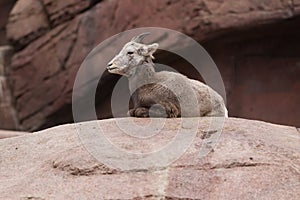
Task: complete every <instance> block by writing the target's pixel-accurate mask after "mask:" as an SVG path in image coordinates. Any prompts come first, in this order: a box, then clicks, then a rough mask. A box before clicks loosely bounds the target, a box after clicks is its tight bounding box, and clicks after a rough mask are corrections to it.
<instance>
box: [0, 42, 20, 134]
mask: <svg viewBox="0 0 300 200" xmlns="http://www.w3.org/2000/svg"><path fill="white" fill-rule="evenodd" d="M12 54H13V48H12V47H11V46H0V127H1V128H2V129H20V122H19V119H18V117H17V113H16V111H15V107H14V106H13V98H12V94H11V88H10V87H9V80H8V79H7V77H6V75H7V73H8V71H9V70H10V61H11V57H12Z"/></svg>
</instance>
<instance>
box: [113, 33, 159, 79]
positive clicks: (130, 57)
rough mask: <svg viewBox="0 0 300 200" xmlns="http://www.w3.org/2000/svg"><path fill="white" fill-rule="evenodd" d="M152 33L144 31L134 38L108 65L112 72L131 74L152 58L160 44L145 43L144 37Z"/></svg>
mask: <svg viewBox="0 0 300 200" xmlns="http://www.w3.org/2000/svg"><path fill="white" fill-rule="evenodd" d="M149 34H150V33H143V34H140V35H138V36H136V37H134V38H132V40H131V41H130V42H128V43H127V44H125V46H124V47H123V49H122V50H121V51H120V53H119V54H118V55H116V56H115V57H114V58H113V59H112V60H111V61H110V62H109V63H108V65H107V69H108V71H109V72H110V73H114V74H120V75H125V76H129V75H130V74H131V72H132V71H133V70H134V68H135V67H137V66H140V65H143V64H145V63H147V62H149V61H151V60H152V59H154V57H153V53H154V52H155V51H156V50H157V48H158V44H157V43H154V44H150V45H147V44H143V43H142V41H143V38H144V37H145V36H147V35H149Z"/></svg>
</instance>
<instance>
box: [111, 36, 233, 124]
mask: <svg viewBox="0 0 300 200" xmlns="http://www.w3.org/2000/svg"><path fill="white" fill-rule="evenodd" d="M148 34H149V33H143V34H141V35H138V36H136V37H134V38H132V40H131V41H130V42H128V43H127V44H125V46H124V47H123V49H122V50H121V51H120V52H119V54H118V55H116V56H115V57H114V58H113V59H112V60H111V61H110V62H109V63H108V66H107V69H108V71H109V72H110V73H113V74H119V75H123V76H127V77H128V80H129V89H130V92H131V94H132V99H133V103H134V108H133V109H131V110H130V111H129V115H130V116H134V117H149V116H150V117H169V118H175V117H180V116H182V117H197V116H218V117H228V112H227V109H226V107H225V104H224V101H223V98H222V97H221V96H220V95H219V94H218V93H217V92H216V91H214V90H213V89H212V88H210V87H209V86H207V85H205V84H203V83H201V82H199V81H197V80H192V79H189V78H187V77H186V76H184V75H182V74H179V73H175V72H169V71H161V72H155V70H154V63H153V61H152V59H154V57H153V53H154V52H155V51H156V50H157V48H158V44H157V43H154V44H150V45H146V44H144V43H143V42H142V40H143V38H144V37H145V36H146V35H148ZM193 93H194V97H195V98H194V99H193V98H191V96H193ZM182 104H184V105H185V108H184V109H185V111H184V112H183V110H182V109H183V106H182ZM196 107H198V108H199V109H200V110H196V111H195V108H196Z"/></svg>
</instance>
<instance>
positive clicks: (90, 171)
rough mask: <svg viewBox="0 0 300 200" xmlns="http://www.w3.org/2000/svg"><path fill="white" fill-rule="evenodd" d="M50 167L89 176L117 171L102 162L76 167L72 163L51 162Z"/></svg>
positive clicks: (115, 172) (76, 174) (75, 174)
mask: <svg viewBox="0 0 300 200" xmlns="http://www.w3.org/2000/svg"><path fill="white" fill-rule="evenodd" d="M52 167H53V168H54V169H59V170H61V171H64V172H67V173H69V174H70V175H73V176H91V175H95V174H103V175H108V174H117V173H118V171H117V170H116V169H111V168H109V167H107V166H105V165H103V164H96V165H94V166H91V167H81V168H80V167H77V166H74V165H73V164H67V163H62V162H55V161H53V162H52Z"/></svg>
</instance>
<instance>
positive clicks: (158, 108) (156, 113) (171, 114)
mask: <svg viewBox="0 0 300 200" xmlns="http://www.w3.org/2000/svg"><path fill="white" fill-rule="evenodd" d="M149 115H150V117H162V118H167V117H168V118H176V117H179V115H180V113H179V109H178V108H177V107H176V106H175V105H174V104H172V103H161V104H155V105H152V106H151V108H150V109H149Z"/></svg>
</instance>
